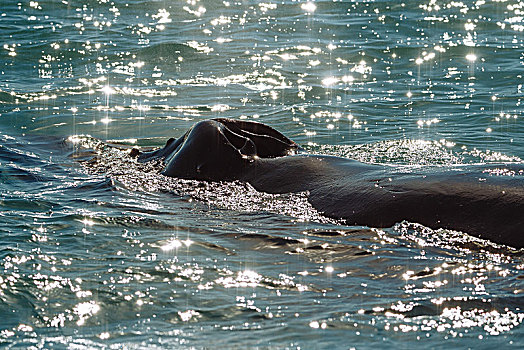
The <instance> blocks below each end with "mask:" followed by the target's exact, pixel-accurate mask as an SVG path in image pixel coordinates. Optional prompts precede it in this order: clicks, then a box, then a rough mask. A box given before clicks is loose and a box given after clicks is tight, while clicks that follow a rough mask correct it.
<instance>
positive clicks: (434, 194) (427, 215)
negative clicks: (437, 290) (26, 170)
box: [132, 118, 524, 248]
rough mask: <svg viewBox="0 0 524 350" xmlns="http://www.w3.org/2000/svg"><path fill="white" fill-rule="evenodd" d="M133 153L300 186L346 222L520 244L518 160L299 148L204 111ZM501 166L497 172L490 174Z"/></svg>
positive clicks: (228, 177) (217, 174)
mask: <svg viewBox="0 0 524 350" xmlns="http://www.w3.org/2000/svg"><path fill="white" fill-rule="evenodd" d="M132 154H133V155H135V156H138V160H139V161H141V162H146V161H149V160H152V159H158V158H160V159H164V161H165V163H166V166H165V169H164V171H163V174H164V175H166V176H170V177H178V178H184V179H196V180H206V181H232V180H240V181H245V182H248V183H250V184H251V185H252V186H253V187H254V188H256V189H257V190H259V191H263V192H268V193H289V192H302V191H308V192H309V196H308V200H309V202H310V203H311V205H312V206H313V207H314V208H315V209H317V210H318V211H320V212H322V213H323V214H324V215H325V216H328V217H331V218H336V219H344V220H346V223H347V224H349V225H359V226H370V227H391V226H393V225H394V224H395V223H397V222H401V221H403V220H407V221H410V222H417V223H420V224H423V225H425V226H428V227H430V228H434V229H437V228H446V229H453V230H458V231H463V232H466V233H468V234H470V235H473V236H476V237H480V238H483V239H488V240H491V241H493V242H496V243H502V244H506V245H509V246H512V247H516V248H523V247H524V165H523V164H490V165H456V166H439V167H436V166H431V167H402V166H389V165H379V164H366V163H362V162H358V161H356V160H352V159H347V158H339V157H332V156H320V155H311V154H307V153H304V152H303V151H302V150H301V148H300V147H299V146H298V145H297V144H296V143H295V142H293V141H291V140H290V139H288V138H287V137H285V136H284V135H282V134H281V133H280V132H278V131H276V130H275V129H273V128H271V127H269V126H267V125H264V124H261V123H255V122H246V121H237V120H232V119H225V118H219V119H212V120H205V121H201V122H198V123H196V124H195V125H194V126H193V127H192V128H191V129H190V130H188V131H187V132H186V133H185V134H184V135H183V136H182V137H180V138H178V139H170V140H169V141H168V142H167V144H166V146H165V147H164V148H161V149H159V150H156V151H153V152H146V153H139V152H138V151H134V152H132ZM501 170H503V171H504V173H505V174H508V173H510V174H513V175H503V176H499V175H497V174H498V173H500V171H501Z"/></svg>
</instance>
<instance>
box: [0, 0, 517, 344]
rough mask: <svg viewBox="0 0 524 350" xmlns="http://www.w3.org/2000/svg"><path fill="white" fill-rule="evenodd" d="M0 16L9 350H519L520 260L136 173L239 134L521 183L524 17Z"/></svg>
mask: <svg viewBox="0 0 524 350" xmlns="http://www.w3.org/2000/svg"><path fill="white" fill-rule="evenodd" d="M0 2H1V6H0V179H1V182H0V347H3V348H8V349H9V348H12V349H174V348H175V349H176V348H180V349H185V348H196V349H202V348H208V349H222V348H226V349H235V348H238V349H244V348H254V349H256V348H260V349H284V348H289V349H299V348H300V349H350V348H356V349H381V348H391V349H419V348H424V349H429V348H433V349H450V348H474V349H493V348H495V347H498V348H501V349H522V348H524V326H523V322H524V271H523V270H524V254H523V252H522V250H521V251H518V250H515V249H513V248H511V247H506V246H500V245H495V244H492V243H490V242H486V241H481V240H479V239H475V238H473V237H470V236H468V235H466V234H464V233H460V232H455V231H450V230H431V229H429V228H425V227H423V226H421V225H418V224H417V223H411V222H399V223H398V224H396V225H395V226H394V227H390V228H385V229H380V230H379V229H376V228H372V227H354V226H347V225H345V224H344V223H343V222H338V221H334V220H330V219H327V218H325V217H323V216H322V213H318V212H316V211H315V210H314V209H313V208H311V206H310V205H309V203H308V202H307V193H294V194H285V195H269V194H265V193H259V192H257V191H255V190H254V189H253V188H251V187H250V186H248V185H246V184H243V183H239V182H234V183H205V182H202V183H198V182H195V181H188V180H178V179H171V178H166V177H164V176H162V175H159V174H158V171H159V169H161V164H137V163H136V162H135V161H134V160H133V159H131V158H129V157H128V149H129V148H130V147H142V148H150V147H159V146H162V145H163V144H164V143H165V141H166V140H167V139H168V138H169V137H177V136H180V135H182V134H183V133H184V132H185V131H186V130H187V129H188V128H189V127H190V126H191V125H193V124H194V123H195V122H197V121H199V120H203V119H207V118H213V117H231V118H236V119H245V120H252V121H259V122H263V123H266V124H268V125H271V126H273V127H274V128H276V129H278V130H280V131H281V132H282V133H284V134H285V135H287V136H288V137H290V138H291V139H293V140H295V141H297V142H298V143H299V144H301V145H302V146H304V147H305V148H306V149H307V150H308V151H310V152H313V153H319V154H329V155H336V156H341V157H349V158H354V159H358V160H361V161H364V162H371V163H381V164H392V165H399V166H419V165H422V166H446V165H450V164H462V163H466V164H469V163H476V164H487V163H504V162H523V160H522V159H523V158H524V137H523V135H524V113H523V112H524V108H523V105H522V104H523V98H524V94H523V84H524V78H523V74H524V2H523V1H519V0H497V1H492V0H478V1H471V0H467V1H450V0H449V1H448V0H444V1H441V0H421V1H414V0H406V1H385V0H382V1H378V0H377V1H291V0H284V1H264V2H261V1H251V0H232V1H216V0H209V1H203V0H201V1H199V0H187V1H177V0H162V1H157V0H148V1H138V0H136V1H134V0H128V1H122V0H85V1H76V0H62V1H60V0H43V1H27V0H20V1H8V0H0ZM290 176H296V175H294V174H290ZM505 176H523V175H522V174H520V175H519V174H509V175H508V174H506V175H505ZM523 215H524V213H523ZM523 217H524V216H523ZM523 221H524V219H523ZM523 226H524V223H523ZM503 229H504V228H503V227H501V230H503ZM523 239H524V238H523Z"/></svg>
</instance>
